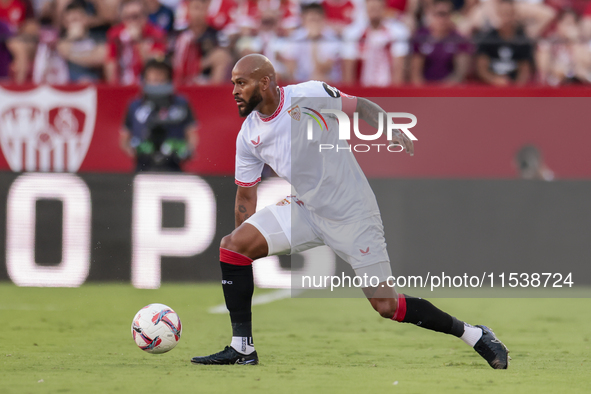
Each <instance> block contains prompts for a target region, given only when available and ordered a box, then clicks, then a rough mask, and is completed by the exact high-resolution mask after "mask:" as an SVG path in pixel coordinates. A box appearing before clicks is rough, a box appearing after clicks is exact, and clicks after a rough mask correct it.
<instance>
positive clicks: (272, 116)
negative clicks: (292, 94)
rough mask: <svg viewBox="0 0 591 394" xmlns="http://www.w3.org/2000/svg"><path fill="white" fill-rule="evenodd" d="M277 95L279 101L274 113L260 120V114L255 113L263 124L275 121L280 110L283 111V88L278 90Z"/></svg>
mask: <svg viewBox="0 0 591 394" xmlns="http://www.w3.org/2000/svg"><path fill="white" fill-rule="evenodd" d="M279 94H280V95H281V100H279V105H278V106H277V109H276V110H275V112H273V115H271V116H269V117H267V118H262V117H261V114H260V112H257V114H258V115H259V118H260V119H261V120H262V121H263V122H270V121H272V120H273V119H275V118H276V117H277V116H279V113H280V112H281V110H282V109H283V97H284V96H285V95H284V94H283V88H279Z"/></svg>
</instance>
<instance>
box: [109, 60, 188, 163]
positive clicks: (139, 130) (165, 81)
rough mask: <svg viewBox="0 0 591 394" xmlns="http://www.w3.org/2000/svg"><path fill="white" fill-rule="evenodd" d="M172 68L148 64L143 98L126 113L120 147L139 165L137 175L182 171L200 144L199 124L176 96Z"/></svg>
mask: <svg viewBox="0 0 591 394" xmlns="http://www.w3.org/2000/svg"><path fill="white" fill-rule="evenodd" d="M172 73H173V70H172V67H171V66H170V65H169V64H167V63H166V62H164V61H159V60H155V59H152V60H149V61H148V62H147V63H146V66H145V68H144V70H143V89H142V95H141V97H139V98H137V99H136V100H134V101H133V102H132V103H131V104H130V105H129V107H128V109H127V115H126V117H125V122H124V124H123V126H122V128H121V131H120V134H119V146H120V147H121V149H122V150H123V151H124V152H125V153H126V154H127V155H128V156H129V157H131V158H134V159H135V161H136V171H180V170H181V164H182V162H183V161H185V160H187V159H189V158H190V157H191V155H192V154H193V152H195V148H196V147H197V143H198V135H197V126H196V120H195V117H194V115H193V111H192V110H191V106H190V105H189V103H188V102H187V100H186V99H185V98H184V97H182V96H179V95H177V94H175V92H174V86H173V84H172V80H173V76H172Z"/></svg>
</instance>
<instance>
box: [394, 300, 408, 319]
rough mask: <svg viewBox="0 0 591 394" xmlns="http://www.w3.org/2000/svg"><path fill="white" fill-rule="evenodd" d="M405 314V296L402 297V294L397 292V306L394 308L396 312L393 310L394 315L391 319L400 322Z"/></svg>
mask: <svg viewBox="0 0 591 394" xmlns="http://www.w3.org/2000/svg"><path fill="white" fill-rule="evenodd" d="M405 316H406V298H405V297H404V294H398V307H397V308H396V312H394V316H392V320H396V321H398V322H402V321H404V317H405Z"/></svg>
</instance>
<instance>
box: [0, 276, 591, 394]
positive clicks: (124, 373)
mask: <svg viewBox="0 0 591 394" xmlns="http://www.w3.org/2000/svg"><path fill="white" fill-rule="evenodd" d="M257 292H258V293H259V294H261V293H263V291H257ZM416 295H418V296H425V294H416ZM222 301H223V297H222V292H221V288H220V286H219V285H213V284H212V285H204V284H199V285H171V284H167V285H164V286H163V287H162V288H161V289H159V290H137V289H133V288H132V287H131V286H129V285H114V284H108V285H85V286H83V287H81V288H78V289H51V288H18V287H16V286H14V285H12V284H8V283H3V284H0V311H1V313H2V317H3V318H2V321H1V323H0V333H1V335H0V393H19V394H20V393H45V392H47V393H113V392H123V393H156V392H162V393H164V392H166V393H184V392H190V393H251V392H252V393H254V392H256V393H454V394H457V393H471V394H473V393H483V392H485V393H563V392H568V393H589V392H591V378H590V376H591V374H590V371H591V352H590V342H589V340H590V337H591V331H590V330H589V327H591V314H590V313H589V311H590V310H591V308H590V307H591V300H590V299H588V298H587V299H586V298H578V299H506V298H505V299H504V298H497V299H486V298H476V299H467V298H463V299H460V298H456V299H451V298H448V299H437V300H433V301H434V303H435V304H436V305H438V306H440V307H441V308H442V309H444V310H446V311H448V312H450V313H451V314H454V315H456V316H457V317H458V318H460V319H464V320H467V321H469V322H471V323H473V324H486V325H489V326H490V327H492V328H493V329H494V330H495V332H496V333H497V335H498V336H499V337H500V338H501V339H502V340H503V341H504V342H505V343H506V344H507V346H508V347H509V349H511V356H512V358H513V360H512V361H511V365H510V366H509V369H508V370H506V371H498V370H493V369H491V368H490V367H489V366H488V364H486V362H485V361H484V360H483V359H481V358H480V356H478V355H477V354H476V353H475V352H474V351H473V350H472V349H470V348H468V347H467V346H466V345H465V344H464V343H463V342H461V341H460V340H458V339H457V338H453V337H450V336H447V335H443V334H438V333H433V332H429V331H427V330H422V329H419V328H417V327H414V326H411V325H407V324H399V323H394V322H391V321H387V320H384V319H382V318H380V317H379V316H378V315H377V313H375V312H374V311H373V310H372V309H371V307H370V305H369V303H368V302H367V301H366V300H364V299H309V298H308V299H284V300H280V301H275V302H272V303H269V304H265V305H257V306H254V307H253V314H254V327H255V337H254V339H255V344H256V347H257V351H258V352H259V356H260V359H261V364H260V365H258V366H214V367H211V366H194V365H191V364H190V362H189V360H190V358H191V357H192V356H196V355H205V354H209V353H212V352H215V351H219V350H221V349H222V348H223V346H225V345H227V344H229V339H230V335H231V333H230V327H229V326H230V324H229V317H228V316H227V315H225V314H224V315H214V314H209V313H208V312H207V310H208V309H209V308H210V307H212V306H215V305H218V304H220V303H222ZM153 302H161V303H164V304H167V305H169V306H171V307H172V308H174V309H175V310H176V311H177V313H178V314H179V315H180V317H181V319H182V322H183V337H182V339H181V341H180V343H179V345H178V346H177V347H176V348H175V349H174V350H172V351H171V352H169V353H166V354H162V355H151V354H147V353H144V352H142V351H141V350H139V349H138V348H137V347H136V345H135V344H134V342H133V341H132V339H131V334H130V325H131V319H132V318H133V316H134V314H135V313H136V312H137V311H138V310H139V309H140V308H141V307H143V306H144V305H146V304H149V303H153Z"/></svg>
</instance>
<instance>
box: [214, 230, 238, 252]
mask: <svg viewBox="0 0 591 394" xmlns="http://www.w3.org/2000/svg"><path fill="white" fill-rule="evenodd" d="M220 248H222V249H227V250H231V251H232V252H236V253H242V252H243V250H242V248H241V245H239V243H238V242H236V240H235V237H232V234H228V235H226V236H225V237H223V238H222V241H221V242H220Z"/></svg>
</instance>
